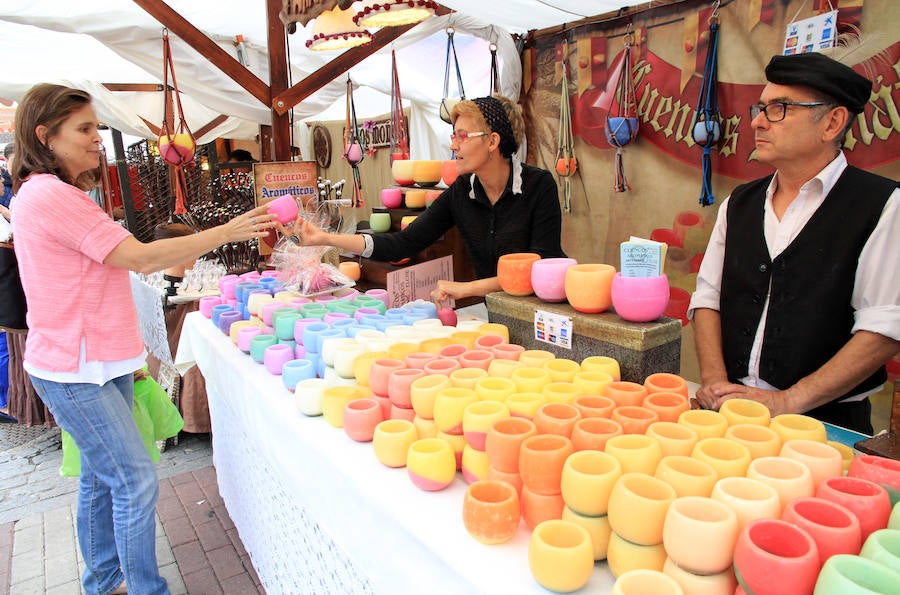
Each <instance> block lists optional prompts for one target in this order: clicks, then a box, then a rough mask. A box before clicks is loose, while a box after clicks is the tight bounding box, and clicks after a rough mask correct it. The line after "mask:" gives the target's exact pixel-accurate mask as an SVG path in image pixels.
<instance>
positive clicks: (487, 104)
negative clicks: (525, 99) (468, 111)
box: [472, 97, 519, 157]
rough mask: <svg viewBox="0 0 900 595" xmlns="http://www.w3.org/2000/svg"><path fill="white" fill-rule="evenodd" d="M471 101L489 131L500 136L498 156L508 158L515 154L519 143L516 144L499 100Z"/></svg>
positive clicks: (489, 98) (504, 110)
mask: <svg viewBox="0 0 900 595" xmlns="http://www.w3.org/2000/svg"><path fill="white" fill-rule="evenodd" d="M472 101H473V102H474V103H475V105H477V106H478V109H479V110H481V114H482V115H483V116H484V119H485V121H486V122H487V124H488V126H489V127H490V129H491V131H493V132H496V133H497V134H499V135H500V154H501V155H503V156H504V157H509V156H510V155H512V154H513V153H515V152H516V150H517V149H518V148H519V143H517V142H516V137H515V135H514V134H513V131H512V125H511V124H510V123H509V115H507V113H506V109H504V107H503V104H502V103H500V100H498V99H496V98H494V97H476V98H475V99H473V100H472Z"/></svg>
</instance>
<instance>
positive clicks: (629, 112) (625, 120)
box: [606, 24, 638, 192]
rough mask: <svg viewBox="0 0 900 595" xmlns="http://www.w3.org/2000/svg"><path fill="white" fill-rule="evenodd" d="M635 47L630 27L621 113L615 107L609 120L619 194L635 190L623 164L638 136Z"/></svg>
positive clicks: (618, 99)
mask: <svg viewBox="0 0 900 595" xmlns="http://www.w3.org/2000/svg"><path fill="white" fill-rule="evenodd" d="M633 45H634V35H633V34H632V32H631V25H630V24H629V26H628V29H627V31H626V32H625V38H624V46H625V47H624V48H623V49H622V63H621V64H622V66H621V70H620V71H619V80H618V81H617V83H616V102H617V103H618V109H617V111H616V115H615V116H612V115H611V114H612V113H613V110H612V107H610V110H609V114H610V115H607V116H606V140H607V141H608V142H609V144H611V145H612V146H614V147H615V148H616V180H615V184H614V185H613V189H614V190H615V191H616V192H625V191H627V190H631V186H629V185H628V180H626V179H625V166H624V165H623V163H622V153H623V152H624V147H625V146H626V145H628V144H631V143H632V142H633V141H634V140H635V139H636V138H637V135H638V118H637V100H636V99H635V95H634V74H633V72H632V69H631V48H632V46H633Z"/></svg>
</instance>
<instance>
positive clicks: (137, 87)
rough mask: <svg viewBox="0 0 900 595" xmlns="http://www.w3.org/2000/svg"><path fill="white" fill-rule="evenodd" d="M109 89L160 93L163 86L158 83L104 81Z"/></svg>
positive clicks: (104, 84)
mask: <svg viewBox="0 0 900 595" xmlns="http://www.w3.org/2000/svg"><path fill="white" fill-rule="evenodd" d="M103 86H104V87H106V89H107V90H108V91H137V92H147V93H159V92H161V91H162V90H163V86H162V85H159V84H157V83H103Z"/></svg>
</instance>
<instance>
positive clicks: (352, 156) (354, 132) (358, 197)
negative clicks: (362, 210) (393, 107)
mask: <svg viewBox="0 0 900 595" xmlns="http://www.w3.org/2000/svg"><path fill="white" fill-rule="evenodd" d="M365 157H366V146H365V141H364V140H363V139H362V137H361V136H360V134H359V126H358V124H357V121H356V105H355V104H354V103H353V81H351V80H350V77H349V76H348V77H347V120H346V122H345V124H344V159H346V160H347V163H349V164H350V168H351V169H352V170H353V198H352V199H351V202H350V205H351V206H352V207H354V208H356V207H363V206H365V205H366V201H365V200H363V194H362V179H361V178H360V176H359V164H360V163H362V160H363V159H365Z"/></svg>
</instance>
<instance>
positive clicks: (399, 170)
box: [391, 159, 416, 186]
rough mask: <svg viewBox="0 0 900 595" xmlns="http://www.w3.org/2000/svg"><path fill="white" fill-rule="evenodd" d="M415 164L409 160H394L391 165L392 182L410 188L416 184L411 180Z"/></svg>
mask: <svg viewBox="0 0 900 595" xmlns="http://www.w3.org/2000/svg"><path fill="white" fill-rule="evenodd" d="M414 163H415V162H414V161H411V160H409V159H395V160H394V162H393V163H391V176H392V177H393V178H394V182H396V183H397V184H399V185H400V186H412V185H413V184H415V183H416V181H415V179H413V164H414Z"/></svg>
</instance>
